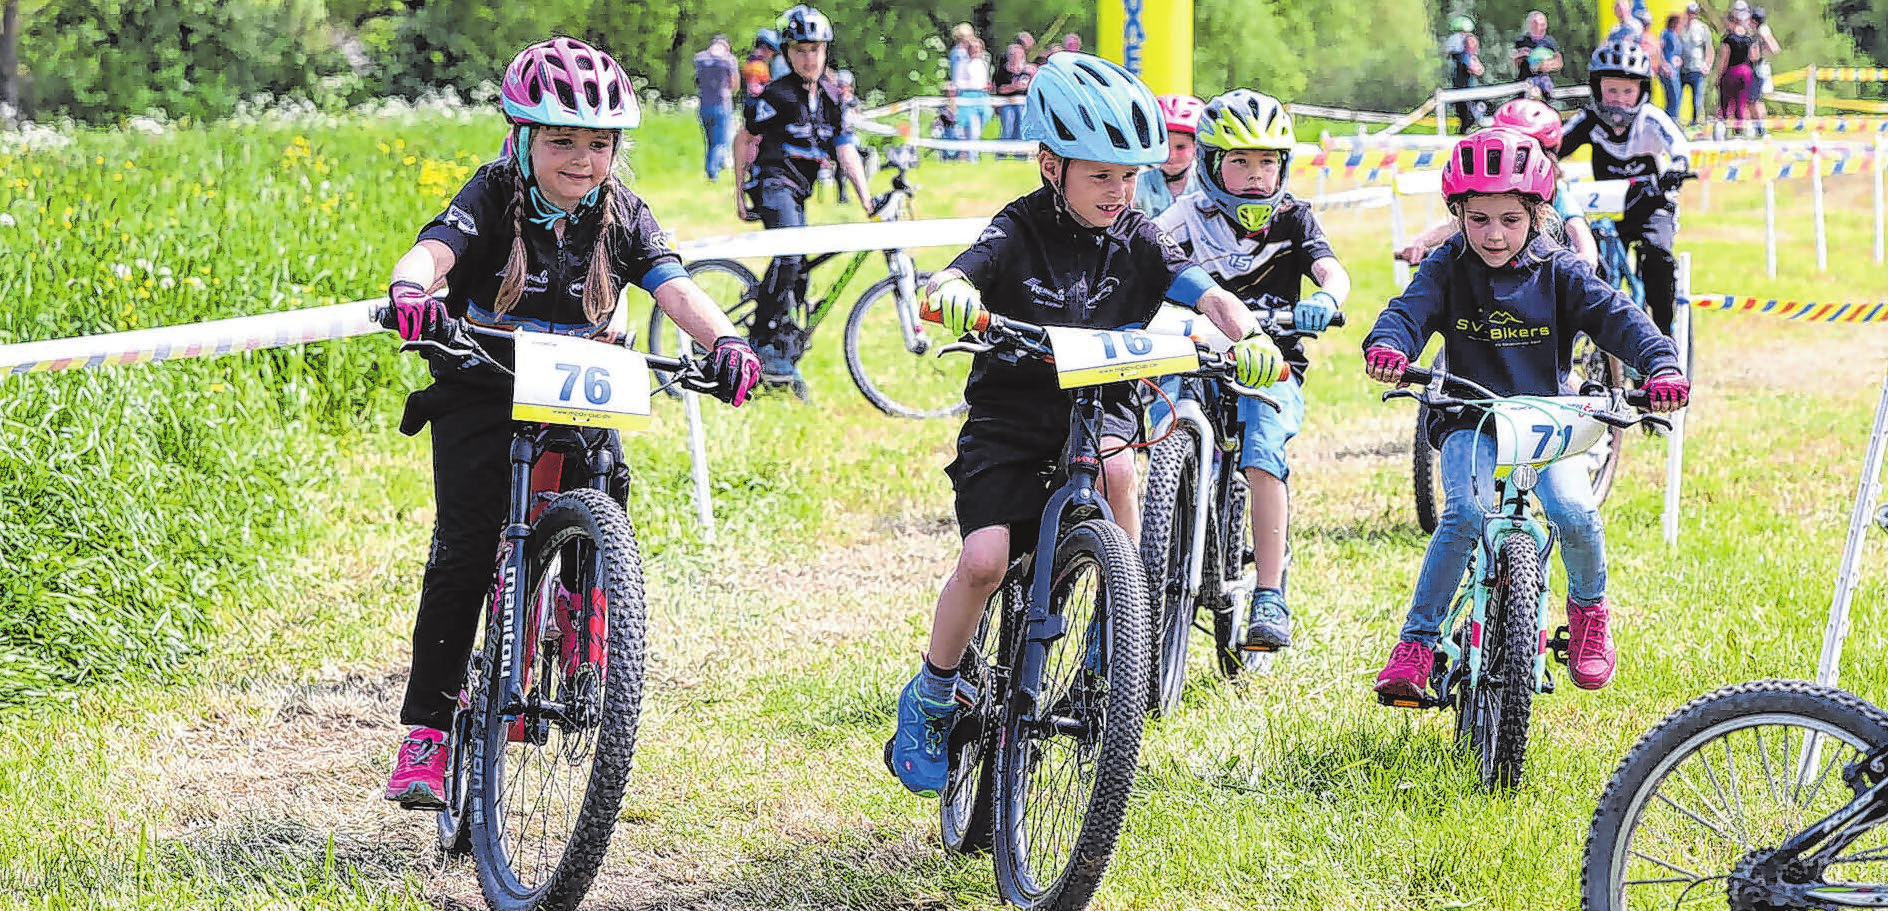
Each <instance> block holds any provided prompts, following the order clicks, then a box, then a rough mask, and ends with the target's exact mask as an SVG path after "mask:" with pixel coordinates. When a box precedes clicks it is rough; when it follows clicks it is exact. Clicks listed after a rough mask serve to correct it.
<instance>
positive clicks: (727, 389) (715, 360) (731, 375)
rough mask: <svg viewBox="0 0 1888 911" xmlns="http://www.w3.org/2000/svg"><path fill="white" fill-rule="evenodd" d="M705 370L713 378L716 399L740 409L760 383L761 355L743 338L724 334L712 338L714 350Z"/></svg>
mask: <svg viewBox="0 0 1888 911" xmlns="http://www.w3.org/2000/svg"><path fill="white" fill-rule="evenodd" d="M708 373H709V375H710V376H713V377H714V380H715V398H718V399H720V400H722V401H724V402H727V403H728V404H730V405H733V406H734V407H736V408H739V407H741V406H742V405H743V404H745V403H746V402H747V396H748V393H751V392H753V391H754V386H755V384H757V383H759V382H760V356H759V355H757V354H755V353H754V347H753V346H752V345H749V344H748V343H747V340H746V339H742V338H736V337H734V336H732V335H724V336H722V337H720V338H718V339H715V350H714V353H713V354H710V355H709V356H708Z"/></svg>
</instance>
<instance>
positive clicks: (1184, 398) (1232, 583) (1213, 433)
mask: <svg viewBox="0 0 1888 911" xmlns="http://www.w3.org/2000/svg"><path fill="white" fill-rule="evenodd" d="M1196 382H1198V383H1200V384H1201V385H1200V386H1196V385H1195V383H1196ZM1196 388H1198V389H1202V390H1203V391H1204V394H1206V395H1208V396H1211V397H1212V398H1213V399H1215V401H1213V402H1212V403H1211V404H1212V407H1214V408H1215V410H1216V411H1218V413H1219V414H1218V417H1219V421H1218V423H1217V425H1215V423H1214V421H1213V420H1211V419H1210V418H1208V417H1207V415H1206V403H1202V402H1201V401H1200V400H1199V399H1196V398H1195V393H1194V390H1195V389H1196ZM1229 395H1230V394H1229V393H1226V392H1224V391H1222V390H1218V389H1217V388H1216V387H1213V386H1207V385H1205V381H1203V380H1201V381H1195V380H1188V381H1187V382H1186V383H1185V384H1183V385H1182V386H1181V391H1180V395H1179V396H1176V397H1175V399H1174V402H1173V421H1174V426H1175V427H1176V429H1177V428H1178V427H1179V426H1180V425H1185V426H1186V427H1188V428H1190V429H1192V431H1193V433H1194V438H1195V439H1196V440H1198V441H1199V453H1198V457H1199V464H1200V466H1201V470H1202V471H1205V470H1207V469H1208V467H1209V466H1210V469H1211V471H1212V472H1213V474H1212V483H1211V484H1206V483H1201V484H1197V485H1195V489H1194V509H1193V538H1192V543H1191V545H1190V546H1189V548H1188V549H1187V553H1186V556H1185V560H1186V576H1187V583H1186V596H1187V599H1188V600H1189V601H1192V600H1196V599H1198V598H1199V596H1200V590H1201V585H1202V583H1203V582H1204V581H1205V578H1206V573H1207V572H1208V571H1209V570H1210V571H1212V572H1221V571H1222V570H1223V567H1217V566H1215V567H1208V566H1207V565H1206V536H1207V534H1208V533H1209V531H1211V530H1213V529H1211V528H1210V526H1211V525H1212V524H1213V519H1212V517H1218V519H1219V521H1220V522H1225V521H1227V520H1228V519H1229V518H1230V517H1229V516H1228V515H1227V513H1228V511H1230V510H1231V509H1232V506H1233V485H1234V483H1235V479H1236V475H1237V473H1238V471H1239V464H1238V454H1239V444H1240V437H1241V434H1240V433H1239V430H1238V428H1239V427H1241V426H1243V425H1241V424H1240V422H1239V411H1238V407H1237V405H1236V404H1234V399H1232V398H1229ZM1217 427H1223V428H1225V430H1224V431H1221V430H1218V429H1216V428H1217ZM1228 546H1232V547H1243V546H1244V542H1228ZM1221 581H1222V583H1224V584H1223V586H1222V590H1224V591H1226V592H1227V593H1228V595H1229V596H1231V597H1232V598H1234V599H1236V598H1238V597H1240V596H1241V595H1242V591H1241V589H1245V588H1249V587H1250V585H1252V584H1256V582H1252V583H1247V582H1246V581H1244V580H1231V579H1222V580H1221ZM1234 603H1237V602H1236V600H1235V601H1234ZM1219 645H1220V646H1222V647H1236V646H1237V643H1227V642H1222V643H1219Z"/></svg>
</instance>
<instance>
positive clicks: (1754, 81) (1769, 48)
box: [1750, 6, 1783, 136]
mask: <svg viewBox="0 0 1888 911" xmlns="http://www.w3.org/2000/svg"><path fill="white" fill-rule="evenodd" d="M1769 18H1770V17H1769V14H1767V13H1765V12H1764V9H1763V7H1761V6H1759V7H1756V8H1754V9H1752V10H1751V11H1750V22H1751V25H1752V27H1753V29H1754V31H1753V32H1752V36H1753V37H1755V38H1756V39H1757V44H1756V47H1754V48H1752V50H1753V51H1754V52H1755V56H1756V62H1754V63H1752V64H1751V76H1752V78H1751V83H1750V110H1751V113H1753V114H1755V115H1756V118H1757V135H1759V136H1762V135H1764V133H1765V132H1766V130H1765V128H1764V124H1763V121H1764V118H1765V116H1767V113H1766V112H1765V111H1764V108H1763V96H1764V95H1766V94H1768V93H1770V92H1771V91H1773V90H1775V88H1776V84H1775V83H1774V82H1772V81H1771V79H1770V58H1772V57H1775V56H1776V55H1777V54H1778V53H1780V52H1781V51H1782V50H1783V49H1782V48H1781V47H1779V46H1777V36H1776V33H1774V32H1772V31H1770V23H1769V22H1768V21H1767V20H1768V19H1769Z"/></svg>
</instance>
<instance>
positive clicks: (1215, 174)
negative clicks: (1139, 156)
mask: <svg viewBox="0 0 1888 911" xmlns="http://www.w3.org/2000/svg"><path fill="white" fill-rule="evenodd" d="M1198 138H1199V145H1200V167H1201V171H1202V173H1201V174H1200V177H1201V178H1202V179H1201V181H1200V184H1201V187H1202V188H1203V189H1204V190H1206V195H1207V198H1209V199H1211V200H1212V201H1213V203H1214V204H1215V205H1217V206H1219V208H1220V211H1222V212H1225V213H1226V215H1227V217H1229V218H1231V219H1232V220H1233V222H1234V223H1236V224H1238V225H1239V226H1240V227H1242V228H1244V229H1245V230H1247V231H1249V232H1257V231H1262V230H1264V229H1265V226H1266V225H1267V224H1269V223H1270V222H1271V220H1272V213H1273V212H1274V211H1275V210H1276V209H1277V208H1278V204H1279V203H1280V202H1281V201H1282V200H1283V199H1284V196H1285V173H1286V169H1287V168H1289V167H1290V166H1291V150H1292V146H1293V145H1295V144H1296V143H1297V136H1296V135H1295V134H1294V133H1293V132H1292V128H1291V114H1290V112H1288V111H1286V110H1285V106H1284V105H1282V104H1280V103H1279V102H1278V99H1276V98H1273V97H1272V96H1270V95H1265V94H1261V93H1259V92H1254V91H1252V90H1251V89H1233V90H1232V91H1230V92H1227V93H1226V94H1224V95H1221V96H1219V97H1217V98H1214V99H1213V100H1212V101H1209V102H1207V103H1206V110H1205V111H1204V112H1202V113H1201V114H1200V132H1199V136H1198ZM1235 149H1272V150H1275V151H1277V152H1278V153H1279V175H1278V189H1277V190H1275V191H1273V192H1272V194H1271V195H1269V196H1263V197H1259V196H1240V195H1238V194H1235V193H1233V192H1231V191H1229V190H1227V189H1226V185H1225V183H1224V182H1222V181H1221V180H1220V177H1219V164H1220V162H1221V161H1222V160H1224V159H1225V157H1226V153H1228V152H1231V151H1233V150H1235Z"/></svg>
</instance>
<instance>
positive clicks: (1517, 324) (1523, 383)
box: [1363, 234, 1679, 443]
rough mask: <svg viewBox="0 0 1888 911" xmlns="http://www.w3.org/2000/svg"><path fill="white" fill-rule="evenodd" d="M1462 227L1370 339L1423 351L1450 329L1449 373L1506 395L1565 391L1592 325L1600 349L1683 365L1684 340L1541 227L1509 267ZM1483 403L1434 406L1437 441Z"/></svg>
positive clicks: (1650, 366)
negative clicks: (1473, 245)
mask: <svg viewBox="0 0 1888 911" xmlns="http://www.w3.org/2000/svg"><path fill="white" fill-rule="evenodd" d="M1467 243H1468V242H1467V240H1466V239H1465V238H1464V237H1463V236H1462V235H1461V234H1457V235H1455V236H1454V237H1452V238H1450V239H1449V240H1448V241H1447V242H1445V243H1444V244H1443V245H1442V246H1440V247H1437V248H1436V249H1434V250H1432V251H1430V253H1429V255H1428V256H1426V257H1424V258H1423V262H1422V265H1421V266H1419V267H1417V269H1416V275H1415V277H1414V278H1412V279H1410V283H1409V287H1407V288H1405V289H1403V293H1402V294H1400V295H1398V296H1396V297H1395V298H1393V299H1392V300H1391V301H1390V303H1389V304H1388V305H1387V306H1386V307H1384V309H1383V313H1382V314H1380V315H1379V316H1378V317H1377V323H1376V325H1375V326H1373V327H1371V329H1370V334H1369V335H1368V336H1366V337H1365V338H1364V343H1363V346H1364V348H1365V349H1369V348H1370V347H1371V346H1373V345H1383V346H1385V347H1389V348H1394V349H1396V350H1397V351H1401V352H1403V353H1404V354H1407V355H1409V356H1410V358H1411V359H1414V358H1416V357H1417V356H1419V355H1421V354H1422V350H1423V347H1424V345H1426V344H1427V343H1428V341H1429V336H1430V335H1431V334H1432V333H1438V332H1439V333H1442V345H1443V353H1444V354H1445V355H1447V357H1448V361H1449V372H1450V373H1453V374H1455V375H1457V376H1460V377H1464V378H1466V379H1470V380H1474V381H1475V382H1477V383H1480V384H1482V385H1483V386H1486V387H1488V389H1489V390H1491V391H1493V392H1497V393H1500V394H1502V395H1560V394H1566V393H1571V392H1573V391H1574V390H1573V389H1571V388H1569V387H1568V385H1567V375H1568V372H1569V371H1570V370H1571V368H1572V363H1573V338H1574V336H1575V335H1576V334H1577V333H1581V332H1584V333H1586V334H1587V335H1588V336H1590V337H1591V338H1592V339H1593V340H1594V341H1595V342H1596V343H1598V344H1599V346H1600V348H1601V349H1603V350H1605V351H1606V352H1608V353H1610V354H1612V355H1613V356H1615V357H1618V358H1619V359H1620V360H1623V361H1625V362H1626V363H1628V364H1631V365H1632V366H1633V367H1634V368H1636V369H1637V370H1638V371H1639V372H1640V373H1641V374H1643V375H1645V376H1651V375H1653V374H1655V373H1658V372H1659V371H1662V370H1667V369H1671V370H1676V369H1678V368H1679V363H1678V349H1677V347H1676V346H1674V345H1673V344H1672V340H1671V339H1669V338H1666V337H1665V335H1664V334H1662V333H1660V332H1659V330H1658V328H1657V327H1656V326H1654V325H1652V320H1651V319H1649V318H1647V317H1646V315H1645V313H1644V312H1643V311H1641V310H1640V309H1639V308H1638V307H1635V306H1633V304H1632V300H1631V299H1630V298H1628V297H1626V296H1625V295H1624V294H1621V293H1620V292H1619V291H1618V290H1617V289H1615V288H1612V287H1611V286H1609V285H1607V284H1606V283H1605V282H1604V281H1601V280H1600V278H1599V276H1597V275H1595V274H1594V273H1593V270H1592V269H1591V268H1589V267H1588V266H1587V265H1586V263H1583V262H1581V261H1580V259H1579V258H1578V257H1576V256H1574V255H1573V254H1572V253H1571V252H1569V251H1567V250H1566V249H1564V248H1562V247H1560V246H1558V245H1557V244H1555V243H1554V242H1553V241H1551V240H1548V239H1546V238H1544V237H1541V236H1539V235H1536V236H1535V237H1534V239H1533V240H1531V241H1530V242H1529V243H1528V246H1527V248H1526V249H1524V250H1522V251H1521V254H1520V255H1519V256H1517V257H1515V259H1514V260H1513V261H1511V262H1509V263H1508V264H1507V265H1505V266H1500V267H1490V266H1489V265H1488V264H1487V263H1485V262H1483V261H1482V258H1481V256H1480V255H1479V254H1477V253H1475V251H1473V250H1470V249H1469V248H1468V246H1467ZM1479 419H1480V415H1479V414H1477V413H1475V412H1472V411H1471V412H1465V413H1464V414H1462V415H1459V416H1457V417H1454V418H1443V417H1442V416H1440V415H1432V416H1431V420H1430V424H1429V436H1430V441H1431V442H1432V443H1433V442H1438V441H1440V440H1441V438H1442V436H1443V435H1444V434H1445V433H1447V432H1448V431H1450V430H1456V429H1460V428H1463V427H1473V426H1474V425H1475V423H1476V422H1477V421H1478V420H1479Z"/></svg>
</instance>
